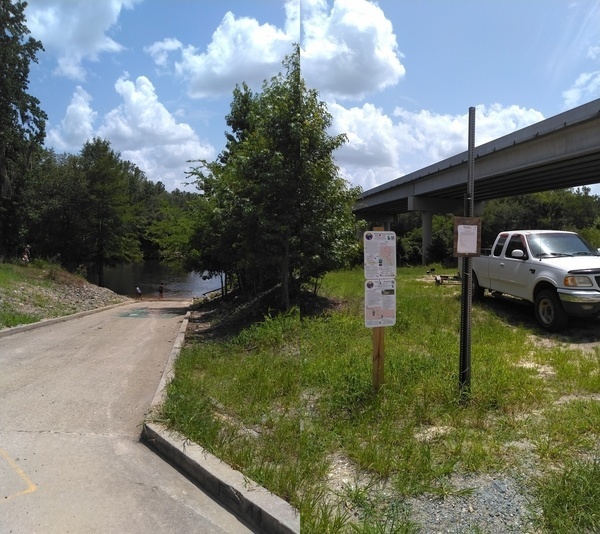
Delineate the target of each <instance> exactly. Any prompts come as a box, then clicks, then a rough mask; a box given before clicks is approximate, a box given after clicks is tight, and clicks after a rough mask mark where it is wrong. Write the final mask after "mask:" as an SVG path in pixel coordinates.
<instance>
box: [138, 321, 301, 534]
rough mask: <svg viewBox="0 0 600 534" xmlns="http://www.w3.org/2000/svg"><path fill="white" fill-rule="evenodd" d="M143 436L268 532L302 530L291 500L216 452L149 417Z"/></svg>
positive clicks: (167, 374) (168, 373) (174, 353)
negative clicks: (276, 492) (238, 468)
mask: <svg viewBox="0 0 600 534" xmlns="http://www.w3.org/2000/svg"><path fill="white" fill-rule="evenodd" d="M189 316H190V312H188V313H187V314H186V316H185V318H184V320H183V322H182V324H181V328H180V330H179V334H178V335H177V337H176V338H175V343H174V344H173V348H172V349H171V354H170V356H169V360H168V362H167V365H166V367H165V371H164V373H163V376H162V378H161V381H160V383H159V385H158V390H157V392H156V394H155V396H154V399H153V401H152V406H151V408H150V412H149V414H150V416H151V414H152V413H153V412H155V411H156V409H157V408H158V407H159V406H160V404H161V403H162V402H163V400H164V397H165V395H166V386H167V384H168V383H169V381H170V380H171V379H172V378H173V365H174V363H175V360H176V359H177V358H178V357H179V353H180V352H181V347H182V346H183V343H184V341H185V333H186V330H187V325H188V322H189ZM141 440H142V441H143V442H145V443H146V444H147V445H148V446H149V447H150V448H152V449H154V450H155V451H157V452H158V453H159V454H161V455H162V456H163V457H165V458H167V459H168V460H169V461H171V462H172V463H173V464H174V465H176V466H177V467H178V468H179V469H180V470H181V471H182V472H183V473H184V474H185V475H186V476H188V477H189V478H190V479H191V480H193V481H194V482H195V483H196V484H197V485H198V486H199V487H201V488H202V489H203V490H205V491H206V492H207V493H209V494H210V495H211V496H212V497H214V498H215V499H216V500H217V501H218V502H219V503H220V504H222V505H223V506H225V507H226V508H228V509H229V510H230V511H231V512H232V513H234V514H235V515H237V516H238V517H239V518H240V519H241V520H243V521H245V522H246V523H247V524H248V525H250V526H251V527H252V528H256V529H258V532H261V533H265V534H299V533H300V516H299V514H298V512H297V510H295V509H294V508H293V507H292V506H291V505H290V504H289V503H288V502H286V501H284V500H283V499H281V498H280V497H277V496H276V495H273V494H272V493H271V492H269V491H268V490H267V489H265V488H263V487H262V486H259V485H258V484H256V483H255V482H253V481H251V480H249V479H248V478H247V477H245V476H244V475H242V473H240V472H239V471H236V470H235V469H233V468H231V467H230V466H229V465H227V464H226V463H224V462H222V461H221V460H220V459H219V458H217V457H216V456H214V455H212V454H210V453H209V452H208V451H206V450H204V449H203V448H202V447H200V446H199V445H197V444H195V443H192V442H190V441H189V440H187V439H185V438H184V437H183V436H181V435H179V434H177V433H175V432H171V431H169V430H167V429H166V428H165V427H164V426H162V425H160V424H156V423H153V422H151V421H149V420H147V421H145V422H144V425H143V429H142V435H141Z"/></svg>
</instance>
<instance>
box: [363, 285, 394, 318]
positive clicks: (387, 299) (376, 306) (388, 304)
mask: <svg viewBox="0 0 600 534" xmlns="http://www.w3.org/2000/svg"><path fill="white" fill-rule="evenodd" d="M395 324H396V280H393V279H381V280H365V326H366V327H367V328H375V327H378V326H394V325H395Z"/></svg>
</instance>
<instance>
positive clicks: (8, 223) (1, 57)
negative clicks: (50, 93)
mask: <svg viewBox="0 0 600 534" xmlns="http://www.w3.org/2000/svg"><path fill="white" fill-rule="evenodd" d="M26 6H27V3H26V2H20V1H17V2H13V1H11V0H0V65H2V67H1V68H2V75H1V76H0V253H2V252H7V250H8V249H10V248H11V247H14V246H15V244H16V241H17V240H18V236H20V235H21V234H22V226H21V224H20V222H21V218H20V210H19V208H20V201H21V199H20V187H21V186H22V182H21V181H20V178H21V177H22V175H23V173H24V171H25V170H26V169H27V168H29V167H30V166H31V163H32V160H33V156H34V154H35V153H36V152H37V150H38V149H39V148H40V147H41V145H42V143H43V141H44V137H45V124H46V118H47V117H46V114H45V113H44V111H42V109H41V107H40V102H39V100H38V99H37V98H35V97H33V96H32V95H30V94H29V93H28V89H29V68H30V64H31V62H37V53H38V52H39V51H40V50H43V47H42V43H41V42H40V41H37V40H36V39H33V38H32V37H27V36H28V34H29V33H30V32H29V30H28V28H27V26H26V24H25V14H24V11H25V7H26Z"/></svg>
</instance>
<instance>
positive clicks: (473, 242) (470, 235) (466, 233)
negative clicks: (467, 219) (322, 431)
mask: <svg viewBox="0 0 600 534" xmlns="http://www.w3.org/2000/svg"><path fill="white" fill-rule="evenodd" d="M456 251H457V252H458V253H459V254H477V252H478V249H477V225H475V224H459V225H458V243H457V245H456Z"/></svg>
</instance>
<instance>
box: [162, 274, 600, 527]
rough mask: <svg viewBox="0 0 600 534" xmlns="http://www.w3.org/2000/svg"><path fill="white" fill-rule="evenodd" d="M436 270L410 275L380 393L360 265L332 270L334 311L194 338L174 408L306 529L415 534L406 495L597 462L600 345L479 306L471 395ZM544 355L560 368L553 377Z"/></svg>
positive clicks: (170, 401) (455, 297)
mask: <svg viewBox="0 0 600 534" xmlns="http://www.w3.org/2000/svg"><path fill="white" fill-rule="evenodd" d="M437 270H438V272H440V271H441V269H440V268H438V269H437ZM424 275H425V273H424V269H417V268H415V269H400V270H399V271H398V277H397V282H398V292H397V293H398V298H397V322H396V325H395V326H393V327H389V328H386V331H385V383H384V387H383V388H382V390H381V391H379V392H375V391H374V389H373V385H372V362H371V352H372V332H371V330H370V329H367V328H365V327H364V323H363V311H362V306H363V304H362V298H363V273H362V270H360V269H356V270H353V271H346V272H338V273H331V274H330V275H328V276H327V277H326V279H325V281H324V283H323V292H324V293H325V294H326V295H327V296H329V297H330V298H331V299H333V300H335V301H336V303H337V305H336V306H334V307H333V308H332V309H330V310H329V311H327V312H326V313H323V314H322V315H320V316H317V317H311V318H307V317H302V316H301V315H300V313H299V312H298V311H297V310H294V311H293V312H291V313H288V314H285V315H281V316H276V317H266V318H265V320H264V321H263V322H262V323H260V324H255V325H253V326H252V327H250V328H248V329H246V330H244V331H243V332H241V333H240V334H239V335H237V336H236V337H234V338H232V339H229V340H227V341H219V342H214V341H213V342H211V341H207V342H202V343H197V344H194V345H190V346H187V347H185V348H184V350H183V352H182V354H181V356H180V358H179V360H178V362H177V364H176V369H175V378H174V380H173V381H172V382H171V383H170V384H169V389H168V396H167V400H166V403H165V405H164V408H163V414H162V416H163V417H164V419H165V421H166V422H167V423H168V424H169V425H170V426H172V427H173V428H175V429H177V430H179V431H181V432H183V433H184V434H185V435H186V436H188V437H189V438H191V439H193V440H194V441H197V442H199V443H200V444H202V445H203V446H204V447H205V448H207V449H208V450H210V451H211V452H213V453H215V454H217V455H219V456H220V457H221V458H222V459H223V460H225V461H227V462H229V463H230V464H231V465H233V466H234V467H236V468H238V469H240V470H242V471H243V472H244V473H245V474H246V475H247V476H249V477H251V478H252V479H254V480H256V481H257V482H258V483H260V484H263V485H264V486H266V487H267V488H269V489H271V491H273V492H275V493H276V494H278V495H280V496H282V497H283V498H285V499H287V500H288V501H289V502H290V503H292V504H293V505H294V506H295V507H297V508H298V509H299V510H300V513H301V520H302V532H303V533H304V532H308V533H310V532H315V533H319V534H320V533H324V532H327V533H329V532H349V531H353V532H365V533H366V532H415V531H416V530H415V529H416V528H417V526H416V525H415V524H414V523H413V521H412V519H411V517H410V511H409V509H408V508H407V507H406V505H405V504H404V503H406V500H407V499H408V498H409V497H410V496H415V495H421V494H423V493H428V494H437V495H446V494H451V493H453V492H455V491H456V490H455V489H454V488H453V487H452V484H451V482H450V480H451V475H452V474H455V473H463V474H464V473H497V472H501V471H504V472H511V471H512V470H514V471H515V472H519V473H522V472H523V469H524V467H523V466H524V465H526V466H527V469H528V471H527V473H529V474H527V475H526V476H525V480H524V484H525V486H526V487H528V486H529V487H531V489H532V491H533V490H534V488H536V487H539V486H538V485H536V481H537V480H538V479H537V478H536V477H538V476H539V475H540V473H541V474H544V473H546V472H553V470H554V469H556V466H557V465H558V466H561V465H564V464H565V463H566V461H567V460H570V459H573V458H578V457H585V456H586V455H587V456H589V455H592V456H593V455H594V454H596V455H597V454H598V438H599V436H598V429H599V428H600V415H599V413H598V401H597V399H596V401H595V402H594V401H593V400H589V399H587V398H586V397H585V395H591V394H595V395H597V394H598V393H599V392H600V382H599V378H598V372H597V370H598V353H596V354H595V356H590V355H589V354H588V355H584V354H582V353H580V352H578V351H573V350H567V349H565V348H562V349H560V350H556V351H554V350H553V351H548V350H547V349H540V348H539V347H538V346H537V345H536V344H535V343H534V339H535V336H536V334H538V333H539V331H538V330H537V327H536V325H535V323H534V320H533V315H532V316H531V320H530V321H529V323H528V322H527V319H525V320H524V321H512V320H511V319H510V317H509V318H508V320H507V318H506V317H504V318H503V317H502V316H499V315H498V314H497V313H494V310H493V309H492V308H490V307H489V306H485V305H484V306H476V307H474V309H473V313H472V347H471V352H472V385H471V396H470V400H469V402H468V403H466V404H465V403H462V402H460V392H459V388H458V368H459V335H460V286H457V285H448V284H442V285H436V284H434V283H432V282H433V281H432V279H431V277H426V276H424ZM542 364H543V365H547V366H551V367H552V368H553V369H554V370H555V372H554V373H553V374H551V375H549V377H541V376H540V373H539V371H538V367H536V365H542ZM584 375H585V376H584ZM566 393H568V394H570V395H574V396H576V395H583V396H584V397H583V400H577V399H576V398H575V399H574V400H573V399H567V400H565V399H564V395H565V394H566ZM561 399H562V401H561ZM565 427H569V429H570V430H568V431H564V430H562V431H561V429H565ZM524 444H525V445H526V446H524ZM523 450H526V451H530V452H529V453H527V454H524V453H523ZM586 465H587V464H586ZM342 468H343V473H342V475H340V474H339V473H337V471H339V469H342ZM588 468H589V466H587V467H584V468H583V471H584V472H586V473H587V474H588V475H589V476H591V477H592V478H594V477H595V476H596V474H595V473H596V471H595V470H594V469H596V470H597V468H593V469H592V468H589V469H588ZM586 469H587V471H586ZM336 473H337V474H336ZM572 497H573V499H575V500H577V499H579V497H578V496H577V495H575V494H573V495H572ZM565 499H568V496H567V497H565ZM593 502H595V501H593ZM543 506H546V505H543ZM581 506H582V507H583V508H586V507H589V503H587V501H586V502H583V504H582V505H581ZM573 509H574V510H578V509H579V508H577V507H574V508H573ZM544 514H545V515H546V514H548V515H550V514H551V511H546V509H545V508H544ZM543 528H545V527H543ZM551 531H552V530H551V529H550V530H548V532H551Z"/></svg>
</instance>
